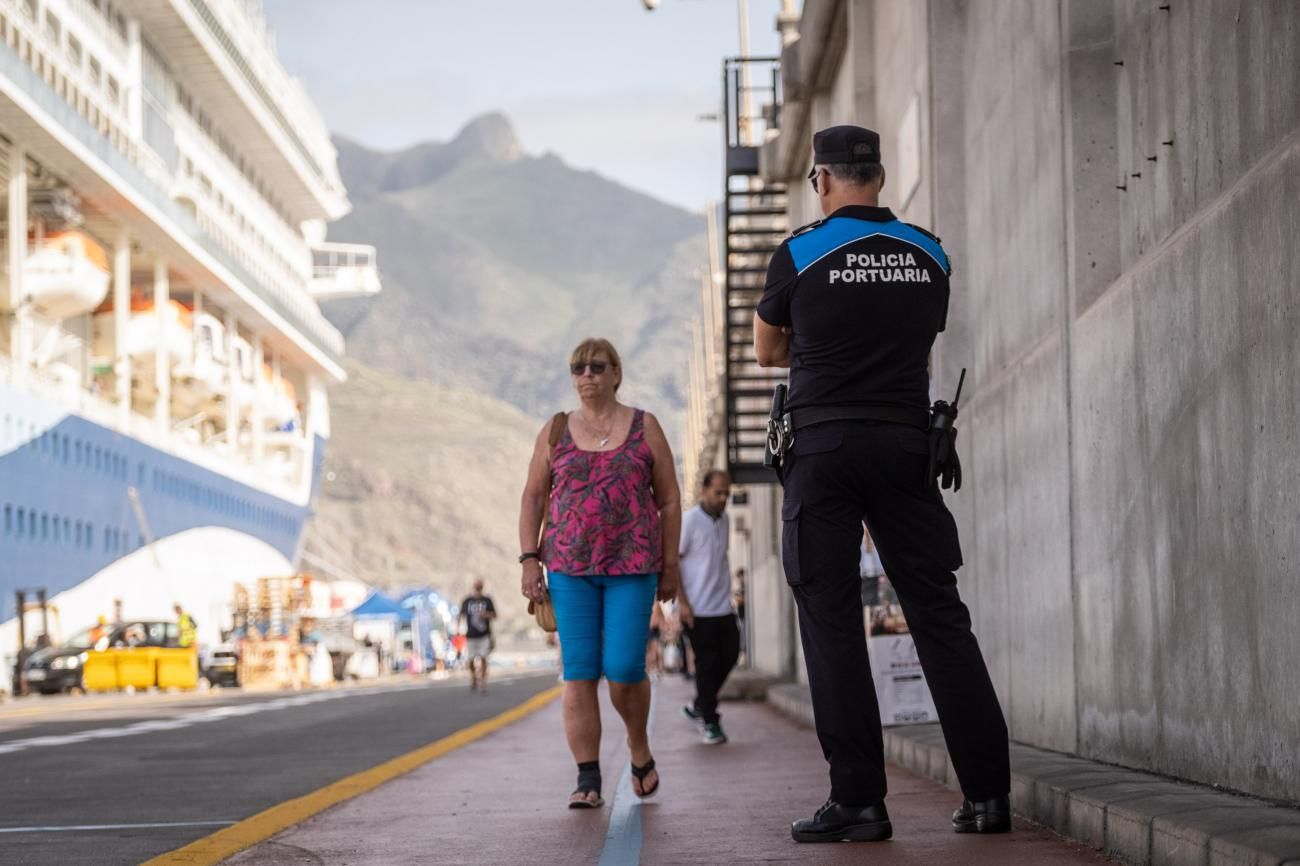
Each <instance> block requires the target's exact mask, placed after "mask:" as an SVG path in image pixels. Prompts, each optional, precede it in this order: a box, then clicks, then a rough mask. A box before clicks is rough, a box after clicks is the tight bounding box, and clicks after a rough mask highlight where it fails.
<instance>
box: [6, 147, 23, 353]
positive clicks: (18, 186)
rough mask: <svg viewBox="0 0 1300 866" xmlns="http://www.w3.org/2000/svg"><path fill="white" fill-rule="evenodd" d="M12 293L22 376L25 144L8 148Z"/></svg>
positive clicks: (12, 338)
mask: <svg viewBox="0 0 1300 866" xmlns="http://www.w3.org/2000/svg"><path fill="white" fill-rule="evenodd" d="M8 194H9V198H8V218H9V249H8V254H9V257H8V265H9V267H8V270H9V297H8V298H7V299H6V300H7V303H6V304H5V308H6V309H8V310H10V311H11V313H12V316H11V318H10V319H9V355H10V358H11V359H12V360H13V363H14V369H15V373H16V375H18V376H20V377H21V376H22V374H23V370H24V368H25V367H26V364H27V347H26V328H25V327H24V321H23V320H24V318H25V316H26V312H25V311H24V310H23V308H22V301H23V289H24V287H23V262H24V261H26V259H27V151H26V150H24V149H23V147H22V145H20V144H14V145H12V146H11V147H10V148H9V189H8Z"/></svg>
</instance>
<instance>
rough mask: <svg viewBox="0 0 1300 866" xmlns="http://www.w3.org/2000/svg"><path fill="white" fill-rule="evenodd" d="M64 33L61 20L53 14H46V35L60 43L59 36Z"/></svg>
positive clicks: (48, 12)
mask: <svg viewBox="0 0 1300 866" xmlns="http://www.w3.org/2000/svg"><path fill="white" fill-rule="evenodd" d="M62 33H63V27H62V25H60V23H59V19H58V18H56V17H55V16H54V13H53V12H50V11H49V10H46V12H45V35H47V36H49V37H50V38H51V39H53V40H54V41H55V42H58V41H59V36H60V35H61V34H62Z"/></svg>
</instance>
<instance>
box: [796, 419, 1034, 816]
mask: <svg viewBox="0 0 1300 866" xmlns="http://www.w3.org/2000/svg"><path fill="white" fill-rule="evenodd" d="M928 447H929V445H928V437H927V435H926V433H925V432H923V431H922V430H919V429H917V428H914V427H908V426H905V425H901V424H890V423H883V422H873V421H835V422H830V423H826V424H819V425H816V426H814V427H808V428H805V429H803V430H800V431H798V432H797V433H796V434H795V437H794V447H793V449H792V452H791V453H789V454H787V455H786V456H785V462H784V466H783V470H782V477H783V483H784V485H785V501H784V503H783V505H782V509H781V518H782V561H783V564H784V566H785V574H786V580H787V582H788V583H789V584H790V586H791V588H792V591H793V593H794V598H795V604H796V606H797V607H798V611H799V633H800V637H801V639H802V642H803V651H804V660H805V663H806V665H807V669H808V682H809V685H810V687H811V691H812V700H813V717H814V721H815V722H816V727H817V738H818V739H819V740H820V741H821V746H822V752H823V754H824V755H825V756H826V760H827V762H828V763H829V764H830V777H831V798H832V799H834V800H835V801H837V802H839V803H842V804H845V805H851V806H865V805H869V804H871V803H875V802H878V801H880V800H882V799H883V798H884V796H885V793H886V783H885V754H884V738H883V736H882V734H881V730H880V707H879V704H878V703H877V702H876V692H875V688H874V686H873V683H872V678H871V667H870V664H869V662H868V659H867V640H866V628H865V624H864V622H863V611H862V600H861V578H860V577H859V572H858V563H859V557H860V553H859V551H860V545H861V543H862V527H863V523H864V522H865V524H866V527H867V529H868V530H869V531H870V532H871V538H872V540H873V541H874V542H875V545H876V549H877V552H878V553H879V555H880V561H881V564H882V565H883V566H884V569H885V574H886V575H888V577H889V581H890V583H891V584H892V585H893V587H894V590H895V591H896V592H897V594H898V599H899V602H900V604H901V605H902V607H903V614H904V616H906V617H907V624H908V627H909V629H910V630H911V632H912V637H913V639H914V640H915V642H916V651H917V655H918V657H919V658H920V661H921V666H922V669H923V670H924V671H925V679H926V682H927V683H928V684H929V686H930V692H931V694H932V695H933V697H934V703H935V708H936V709H937V710H938V711H939V721H940V724H941V725H942V727H943V735H944V739H945V741H946V742H947V745H948V754H949V756H950V757H951V758H952V763H953V767H954V769H956V771H957V778H958V780H959V781H960V783H961V790H962V793H963V794H964V795H965V797H966V798H967V799H969V800H989V799H992V798H994V797H1001V796H1004V795H1006V794H1007V793H1009V791H1010V789H1011V772H1010V766H1009V756H1008V745H1007V726H1006V721H1005V720H1004V718H1003V716H1002V708H1001V706H1000V705H999V704H998V699H997V695H996V694H995V693H994V691H993V683H992V681H991V680H990V679H989V674H988V669H987V668H986V667H985V665H984V657H983V655H981V653H980V648H979V644H978V643H977V642H976V640H975V635H974V634H973V633H972V632H971V620H970V612H969V611H968V610H967V609H966V605H965V604H963V603H962V601H961V598H960V597H959V596H958V594H957V579H956V577H955V576H954V575H953V572H954V571H955V570H956V569H957V568H958V567H960V566H961V547H960V544H959V543H958V539H957V525H956V523H955V522H954V521H953V518H952V515H951V514H950V513H949V512H948V509H947V507H946V506H945V505H944V504H943V499H942V497H941V496H940V495H939V490H938V487H937V486H936V485H935V484H933V483H927V482H926V479H925V474H926V463H927V458H928Z"/></svg>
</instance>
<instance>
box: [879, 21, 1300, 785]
mask: <svg viewBox="0 0 1300 866" xmlns="http://www.w3.org/2000/svg"><path fill="white" fill-rule="evenodd" d="M1158 5H1159V4H1150V3H1145V2H1141V3H1139V2H1131V0H1119V2H1116V3H1114V4H1113V5H1109V4H1101V3H1093V2H1084V0H1062V2H1056V3H1046V2H1038V0H1022V2H1011V0H980V2H958V0H934V2H932V3H931V4H930V21H931V26H932V29H933V30H934V32H935V37H934V38H935V44H932V46H931V52H930V55H931V58H932V74H933V76H934V78H935V79H936V81H939V80H942V81H943V82H944V85H945V87H946V88H948V89H949V90H950V93H949V94H943V95H941V94H938V93H936V94H935V97H934V100H933V102H932V105H931V111H932V119H933V120H934V122H935V124H936V128H940V126H941V125H942V126H943V127H944V130H943V131H942V132H941V135H940V138H939V139H937V140H936V141H934V142H932V148H933V153H934V169H935V178H936V186H937V187H939V188H940V190H938V191H936V196H935V204H936V208H935V213H936V218H935V227H936V230H937V231H938V232H939V233H940V234H941V235H943V236H944V238H945V242H946V243H947V244H948V246H949V247H950V248H951V249H953V251H954V257H955V260H956V267H957V271H958V273H957V282H956V284H955V285H956V286H957V288H958V296H959V297H961V298H962V300H963V302H964V303H962V304H961V305H958V304H957V303H956V302H954V313H955V314H956V318H957V320H958V321H957V322H956V327H955V328H954V331H955V333H954V335H953V336H954V337H956V339H952V340H949V339H948V338H945V339H944V340H942V341H941V346H940V348H939V350H938V352H937V353H936V361H937V364H936V370H937V375H940V376H942V377H943V378H945V379H947V378H949V377H951V376H952V375H953V371H954V369H955V368H956V367H958V366H959V365H960V364H962V363H967V364H969V365H971V366H973V372H974V378H973V380H970V381H972V382H973V384H974V385H975V388H974V391H973V392H972V399H971V400H970V402H969V403H968V404H967V406H966V407H964V409H963V418H964V429H963V434H962V435H963V445H964V454H963V456H964V460H965V462H966V463H967V465H968V466H969V467H970V483H971V487H972V489H971V490H970V492H969V496H970V499H971V500H973V504H971V505H970V507H963V508H958V509H957V511H958V512H959V516H960V522H961V525H962V530H963V537H964V542H965V546H966V559H967V563H968V566H967V568H966V569H964V570H963V572H962V575H961V577H962V584H963V586H964V587H965V593H966V595H967V597H968V599H969V601H970V602H971V605H972V607H973V609H974V611H975V616H976V622H977V630H978V632H979V634H980V636H981V639H982V641H983V643H984V646H985V650H986V652H987V654H988V656H989V660H990V664H991V667H992V668H993V671H994V677H995V681H996V682H997V684H998V688H999V692H1000V694H1001V695H1002V697H1003V701H1004V706H1005V709H1006V711H1007V715H1008V721H1009V722H1010V725H1011V729H1012V734H1013V736H1014V737H1016V738H1017V739H1021V740H1025V741H1027V742H1032V743H1035V744H1037V745H1043V746H1047V747H1050V748H1057V749H1064V750H1067V751H1077V752H1080V753H1082V754H1084V755H1087V756H1089V757H1095V758H1099V759H1102V760H1106V761H1114V762H1118V763H1124V764H1130V765H1134V766H1140V767H1146V768H1150V769H1154V770H1158V771H1161V772H1167V773H1171V774H1173V775H1177V776H1182V777H1188V778H1193V779H1200V780H1203V781H1208V782H1215V783H1218V784H1225V785H1227V786H1229V787H1232V788H1236V789H1239V790H1243V791H1249V792H1252V793H1256V794H1260V795H1262V796H1267V797H1275V798H1282V799H1292V800H1294V799H1300V762H1297V758H1296V755H1295V751H1294V749H1293V744H1294V738H1295V734H1296V731H1297V730H1300V711H1297V709H1296V707H1297V702H1296V697H1297V695H1300V671H1297V670H1296V668H1295V667H1294V666H1293V665H1290V664H1288V663H1287V662H1286V661H1285V660H1286V659H1291V658H1296V657H1297V656H1298V654H1300V631H1297V629H1296V628H1295V626H1294V623H1295V621H1296V617H1297V614H1300V600H1298V599H1300V596H1298V595H1297V594H1296V592H1295V591H1294V578H1293V575H1294V565H1293V563H1294V561H1295V559H1296V557H1297V555H1300V550H1297V545H1296V540H1295V538H1296V532H1295V529H1294V526H1295V523H1296V517H1297V516H1298V515H1300V507H1298V506H1300V501H1298V500H1300V494H1298V493H1297V491H1296V490H1295V489H1294V488H1293V487H1292V486H1291V485H1290V484H1288V483H1284V482H1282V481H1281V479H1285V478H1296V477H1300V456H1297V453H1296V449H1295V442H1296V438H1297V437H1296V433H1295V426H1296V423H1297V422H1298V421H1300V418H1298V417H1297V414H1298V413H1297V409H1296V402H1295V399H1294V398H1295V394H1296V388H1295V385H1294V382H1293V379H1292V377H1293V375H1294V374H1295V373H1296V372H1297V371H1298V370H1300V366H1298V365H1297V363H1296V362H1297V360H1300V358H1298V357H1297V356H1298V354H1300V351H1298V350H1297V345H1296V344H1297V338H1300V313H1297V310H1296V301H1297V300H1300V288H1298V287H1300V255H1297V253H1296V251H1295V247H1296V243H1295V238H1296V236H1297V235H1296V229H1297V228H1298V227H1300V180H1297V179H1298V178H1300V86H1298V82H1300V73H1298V72H1297V70H1300V12H1298V11H1297V10H1296V8H1295V7H1294V5H1289V4H1284V3H1275V2H1269V0H1255V2H1251V0H1244V2H1242V3H1240V4H1236V3H1232V4H1227V3H1216V2H1212V0H1205V2H1190V3H1189V2H1184V3H1175V4H1171V8H1170V9H1169V10H1168V11H1165V10H1160V9H1159V8H1158ZM939 43H942V44H944V45H945V46H946V49H945V50H943V51H936V50H934V49H935V45H937V44H939ZM1117 63H1122V65H1117ZM884 86H885V85H884V84H883V83H882V82H880V81H878V82H876V87H877V89H881V88H882V87H884ZM955 88H960V90H958V91H957V92H959V93H960V99H953V98H952V96H951V91H952V89H955ZM1165 142H1172V144H1167V143H1165ZM1117 187H1125V189H1118V188H1117ZM967 495H968V494H967V493H966V492H963V493H962V494H959V495H958V497H957V499H958V500H962V499H964V498H966V497H967ZM969 502H970V500H968V503H969ZM1288 586H1289V587H1291V588H1290V589H1288Z"/></svg>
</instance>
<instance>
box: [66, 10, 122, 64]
mask: <svg viewBox="0 0 1300 866" xmlns="http://www.w3.org/2000/svg"><path fill="white" fill-rule="evenodd" d="M64 8H66V9H67V10H68V11H69V12H71V13H72V14H73V15H75V16H76V18H77V20H78V21H79V22H81V24H82V26H84V27H85V28H86V29H87V30H89V31H91V32H92V33H94V34H95V35H96V36H97V37H99V39H100V40H101V41H102V42H103V43H104V45H105V46H106V47H107V48H108V49H109V50H111V51H113V52H114V53H116V54H117V56H118V57H120V58H121V59H122V62H126V57H127V54H128V48H127V44H126V37H124V36H123V35H122V34H121V33H120V32H119V31H118V29H117V28H116V27H114V26H113V24H112V23H110V22H109V20H108V18H106V17H105V15H106V14H107V13H106V12H104V11H103V10H102V9H97V8H96V7H95V4H94V3H92V2H91V0H67V3H66V5H65V7H64Z"/></svg>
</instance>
